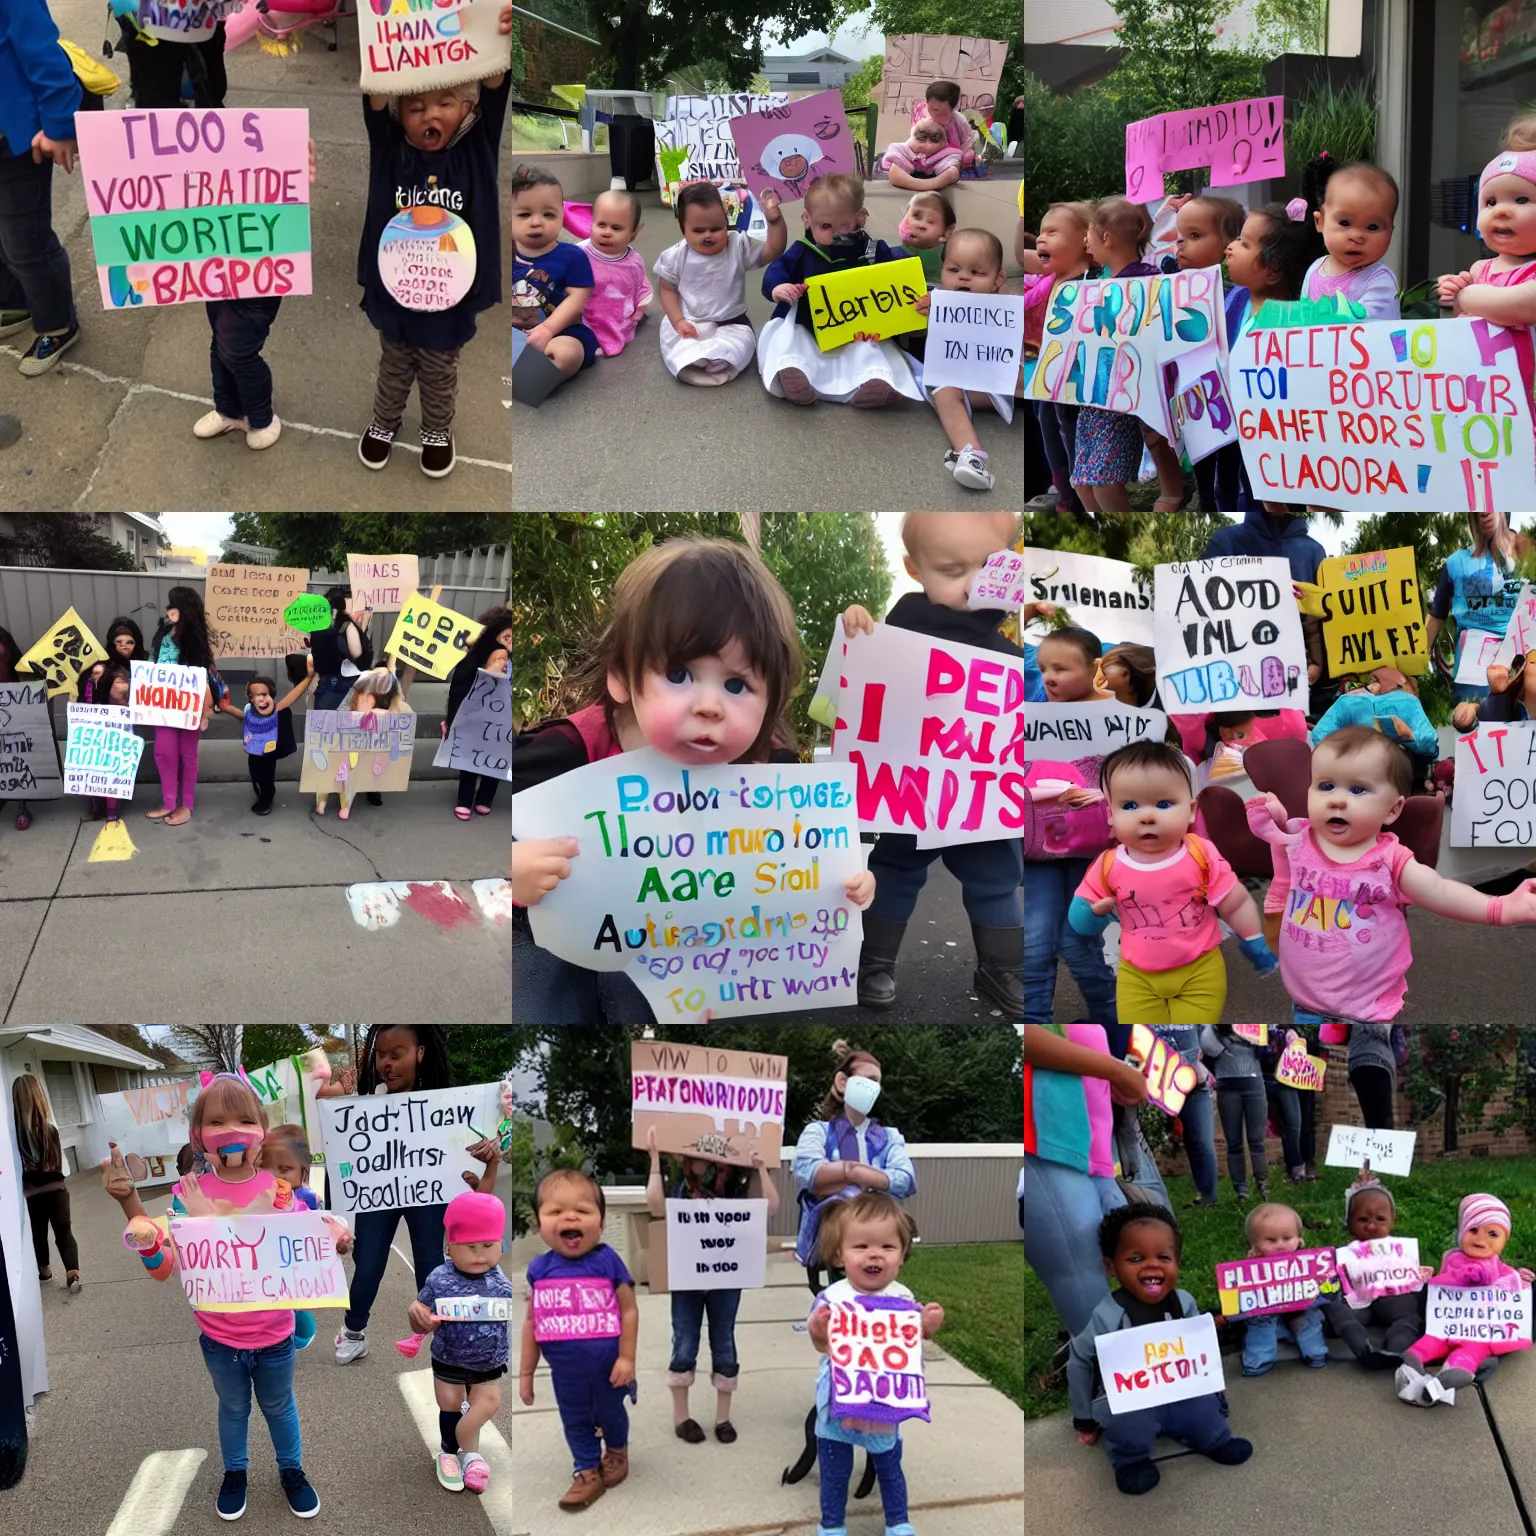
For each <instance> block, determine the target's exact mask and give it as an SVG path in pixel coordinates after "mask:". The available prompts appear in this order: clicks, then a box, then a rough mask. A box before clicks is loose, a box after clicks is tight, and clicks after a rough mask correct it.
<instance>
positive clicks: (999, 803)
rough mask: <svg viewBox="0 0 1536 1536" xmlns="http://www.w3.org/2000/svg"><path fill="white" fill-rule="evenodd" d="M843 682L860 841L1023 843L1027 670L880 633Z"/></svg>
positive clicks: (857, 647) (962, 649)
mask: <svg viewBox="0 0 1536 1536" xmlns="http://www.w3.org/2000/svg"><path fill="white" fill-rule="evenodd" d="M843 677H844V678H845V679H846V682H845V685H844V687H843V689H842V696H841V698H840V700H839V706H840V713H841V716H842V718H843V720H844V721H846V722H847V724H846V729H839V730H838V731H837V732H836V734H835V735H834V736H833V738H832V757H833V760H834V761H835V762H842V763H851V764H853V766H854V768H855V769H856V770H857V794H858V823H859V826H860V828H861V829H862V830H864V831H866V832H868V831H876V832H908V833H911V832H915V833H916V834H917V836H918V846H919V847H932V846H941V845H942V846H949V845H951V844H954V843H975V842H991V841H994V840H995V839H998V838H1009V837H1018V836H1020V835H1021V834H1022V831H1023V827H1024V802H1025V799H1026V797H1027V792H1026V790H1025V787H1024V756H1025V745H1024V744H1025V740H1026V735H1025V730H1026V728H1025V720H1024V664H1023V662H1022V661H1021V660H1015V659H1014V658H1012V657H1009V656H1003V655H999V654H998V653H997V652H996V651H987V650H982V649H980V648H979V647H977V646H970V645H958V644H952V643H950V642H948V641H943V640H935V639H933V638H931V637H930V636H927V635H920V634H916V633H914V632H913V631H911V630H906V629H894V628H892V627H891V626H890V625H888V624H877V625H875V632H874V634H872V635H853V636H850V637H849V641H848V652H847V655H846V656H845V657H844V658H843ZM1029 713H1030V717H1031V719H1033V717H1034V713H1035V707H1034V706H1033V705H1031V707H1030V711H1029ZM519 798H521V797H519Z"/></svg>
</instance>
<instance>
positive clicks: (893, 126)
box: [875, 32, 1008, 144]
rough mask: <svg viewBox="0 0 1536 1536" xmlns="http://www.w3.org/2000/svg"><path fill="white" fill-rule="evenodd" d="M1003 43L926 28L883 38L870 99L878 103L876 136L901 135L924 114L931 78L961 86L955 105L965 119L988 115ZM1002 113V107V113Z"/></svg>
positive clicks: (885, 139) (1004, 54)
mask: <svg viewBox="0 0 1536 1536" xmlns="http://www.w3.org/2000/svg"><path fill="white" fill-rule="evenodd" d="M1007 62H1008V44H1007V43H1006V42H1001V43H995V42H993V41H991V39H989V38H985V37H948V36H943V35H940V34H936V33H931V32H902V33H898V34H896V35H895V36H887V37H886V39H885V65H884V67H883V69H882V71H881V74H880V84H879V85H878V86H876V87H875V101H876V103H877V104H878V106H879V108H880V119H879V120H880V129H879V135H878V137H879V142H880V143H881V144H888V143H890V142H891V141H892V140H895V139H905V138H907V137H908V136H909V135H910V134H911V132H912V123H913V121H914V120H915V119H916V118H917V117H918V116H919V115H926V113H927V103H926V101H925V100H924V96H925V93H926V92H927V89H928V87H929V86H930V85H932V84H933V82H934V81H935V80H951V81H953V82H954V83H955V84H956V85H958V86H959V87H960V104H959V106H958V107H957V108H956V109H955V110H956V111H957V112H959V113H960V114H961V115H962V116H964V117H965V118H966V120H967V121H968V122H969V121H972V120H973V119H979V120H980V121H982V122H986V121H988V120H990V119H991V118H992V117H993V116H994V115H995V114H996V112H997V91H998V85H999V83H1000V81H1001V80H1002V75H1003V66H1004V65H1005V64H1006V63H1007ZM1004 115H1005V116H1006V113H1005V114H1004Z"/></svg>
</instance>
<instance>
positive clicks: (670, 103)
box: [655, 91, 789, 222]
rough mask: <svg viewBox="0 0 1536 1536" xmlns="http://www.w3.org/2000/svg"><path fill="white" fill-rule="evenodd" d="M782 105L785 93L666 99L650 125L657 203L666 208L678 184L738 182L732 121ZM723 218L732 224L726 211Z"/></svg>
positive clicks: (786, 100)
mask: <svg viewBox="0 0 1536 1536" xmlns="http://www.w3.org/2000/svg"><path fill="white" fill-rule="evenodd" d="M788 105H789V95H788V93H787V92H785V91H768V92H766V93H762V92H752V91H730V92H724V91H717V92H714V93H712V94H710V95H706V96H686V95H684V96H668V97H667V99H666V102H665V103H664V104H663V106H662V115H661V120H660V121H659V122H657V123H656V124H655V131H656V163H657V167H658V175H657V178H656V180H657V182H658V184H659V185H660V186H661V188H662V196H661V200H662V201H663V202H664V203H666V204H668V205H669V206H670V204H671V202H672V189H673V188H674V187H675V186H676V185H677V183H678V182H682V181H717V182H718V181H740V180H741V179H742V170H741V161H740V160H739V159H738V158H737V154H736V140H735V138H734V137H733V136H732V132H731V123H732V121H733V120H734V119H735V118H738V117H743V116H745V115H746V114H747V113H750V112H765V111H767V110H769V109H770V108H774V107H786V106H788ZM664 157H665V158H664ZM679 157H681V158H679ZM726 219H727V222H734V221H733V220H732V216H731V212H730V210H729V208H728V209H727V210H726Z"/></svg>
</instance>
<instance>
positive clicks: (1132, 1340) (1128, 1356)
mask: <svg viewBox="0 0 1536 1536" xmlns="http://www.w3.org/2000/svg"><path fill="white" fill-rule="evenodd" d="M1094 1345H1095V1349H1096V1351H1097V1353H1098V1357H1099V1374H1100V1375H1101V1376H1102V1377H1103V1379H1104V1395H1105V1397H1106V1398H1107V1399H1108V1402H1109V1411H1110V1412H1111V1413H1134V1412H1136V1411H1137V1410H1138V1409H1140V1408H1156V1407H1158V1406H1159V1405H1160V1404H1162V1403H1176V1402H1179V1401H1180V1400H1182V1399H1183V1398H1186V1397H1209V1396H1210V1395H1211V1394H1212V1393H1213V1392H1220V1391H1222V1390H1224V1388H1225V1387H1226V1385H1227V1382H1226V1377H1225V1376H1224V1375H1223V1374H1222V1370H1221V1349H1220V1347H1219V1346H1218V1345H1217V1343H1216V1319H1215V1318H1213V1317H1212V1316H1210V1314H1209V1313H1202V1314H1201V1315H1200V1316H1199V1317H1185V1318H1174V1319H1171V1320H1170V1321H1168V1322H1165V1323H1148V1324H1147V1325H1146V1326H1145V1327H1142V1328H1122V1329H1121V1330H1120V1331H1119V1332H1118V1333H1101V1334H1100V1335H1099V1337H1098V1338H1097V1339H1096V1340H1095V1341H1094Z"/></svg>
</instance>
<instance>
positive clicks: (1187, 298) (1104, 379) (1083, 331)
mask: <svg viewBox="0 0 1536 1536" xmlns="http://www.w3.org/2000/svg"><path fill="white" fill-rule="evenodd" d="M1223 303H1224V301H1223V298H1222V287H1221V268H1220V267H1191V268H1190V269H1189V270H1188V271H1186V272H1170V273H1163V274H1160V275H1158V276H1156V277H1117V278H1086V277H1082V278H1073V279H1072V280H1070V281H1067V282H1059V283H1057V284H1056V286H1055V288H1054V289H1052V290H1051V296H1050V300H1049V303H1048V306H1047V309H1046V315H1045V323H1044V329H1043V333H1042V335H1041V338H1040V356H1039V359H1038V360H1037V362H1036V364H1035V370H1034V372H1033V373H1032V374H1031V375H1030V377H1029V383H1028V384H1027V385H1026V386H1025V390H1024V393H1025V394H1026V395H1027V396H1028V397H1029V398H1030V399H1031V400H1055V401H1057V402H1058V403H1060V404H1063V405H1097V406H1101V407H1103V409H1105V410H1107V411H1120V412H1122V413H1124V414H1127V415H1131V416H1136V417H1139V418H1140V419H1141V420H1142V421H1144V422H1146V423H1147V424H1148V426H1151V427H1154V428H1156V430H1157V431H1159V432H1161V433H1163V435H1164V436H1167V435H1168V433H1169V432H1171V431H1172V430H1173V425H1172V422H1171V421H1170V419H1169V413H1168V399H1167V394H1166V387H1165V369H1166V366H1167V364H1168V363H1169V362H1176V361H1177V360H1178V359H1179V358H1180V357H1182V356H1183V355H1184V354H1185V353H1187V352H1195V351H1197V350H1198V349H1200V348H1202V347H1204V346H1206V345H1207V344H1211V345H1214V346H1215V348H1216V353H1217V356H1218V358H1222V359H1224V358H1225V356H1226V347H1227V342H1226V335H1227V330H1226V324H1227V322H1226V311H1225V309H1224V308H1223ZM1201 355H1202V356H1204V357H1207V358H1208V357H1209V355H1210V354H1209V353H1202V354H1201ZM1228 393H1229V394H1231V393H1233V392H1232V391H1231V390H1230V389H1229V390H1228Z"/></svg>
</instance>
